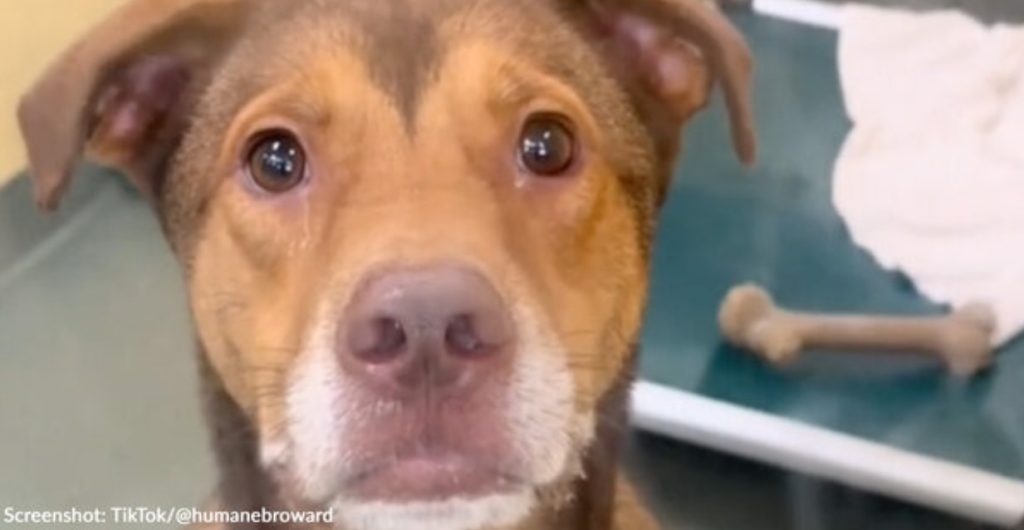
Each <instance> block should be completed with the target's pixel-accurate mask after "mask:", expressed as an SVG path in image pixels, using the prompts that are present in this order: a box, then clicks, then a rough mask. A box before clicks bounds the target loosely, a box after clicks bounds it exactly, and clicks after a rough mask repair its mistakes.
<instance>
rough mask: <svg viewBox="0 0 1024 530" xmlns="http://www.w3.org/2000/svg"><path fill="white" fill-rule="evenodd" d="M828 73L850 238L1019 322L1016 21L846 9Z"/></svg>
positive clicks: (1023, 80) (1021, 48)
mask: <svg viewBox="0 0 1024 530" xmlns="http://www.w3.org/2000/svg"><path fill="white" fill-rule="evenodd" d="M839 70H840V77H841V81H842V85H843V91H844V93H845V98H846V107H847V113H848V114H849V116H850V118H851V120H852V121H853V124H854V127H853V130H852V132H851V133H850V135H849V137H848V138H847V140H846V143H845V145H844V146H843V149H842V152H841V153H840V156H839V159H838V160H837V162H836V167H835V176H834V186H833V200H834V202H835V206H836V209H837V210H838V212H839V214H840V215H841V216H842V217H843V218H844V219H845V221H846V223H847V225H848V227H849V230H850V233H851V235H852V237H853V240H854V242H856V243H857V244H858V245H860V246H862V247H864V248H865V249H867V250H868V251H869V252H870V253H871V254H872V255H874V257H875V258H876V259H877V260H878V262H879V263H880V264H881V265H882V266H883V267H886V268H889V269H895V270H900V271H903V272H904V273H906V274H907V275H908V276H909V277H910V278H911V279H912V280H913V282H914V283H915V285H916V286H917V288H918V290H919V291H920V292H921V293H923V294H924V295H925V296H927V297H928V298H931V299H933V300H935V301H937V302H943V303H949V304H951V305H952V306H954V307H958V306H961V305H963V304H966V303H970V302H974V301H984V302H987V303H989V304H991V306H992V308H993V309H994V311H995V313H996V316H997V319H998V329H997V333H996V342H997V343H1003V342H1006V341H1007V340H1009V339H1011V338H1013V336H1015V335H1017V334H1018V333H1020V332H1021V330H1022V329H1024V27H1011V26H995V27H991V28H989V27H985V26H983V25H981V24H980V23H978V22H976V21H975V20H973V19H971V18H969V17H968V16H967V15H964V14H962V13H959V12H955V11H941V12H933V13H927V14H921V13H910V12H904V11H897V10H891V9H881V8H874V7H867V6H848V7H846V8H844V9H843V14H842V21H841V28H840V39H839Z"/></svg>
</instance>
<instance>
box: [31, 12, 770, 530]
mask: <svg viewBox="0 0 1024 530" xmlns="http://www.w3.org/2000/svg"><path fill="white" fill-rule="evenodd" d="M749 76H750V58H749V54H748V51H747V49H746V47H745V46H744V44H743V42H742V39H741V38H740V37H739V35H738V34H737V33H736V32H735V30H733V29H732V28H731V26H730V25H729V24H728V23H727V22H726V21H725V19H724V18H722V17H721V15H720V14H718V13H717V12H716V11H715V10H714V9H713V8H710V7H707V6H706V5H705V4H704V3H702V2H699V1H698V0H590V1H588V0H523V1H516V2H508V1H505V0H431V1H412V0H389V1H382V0H334V1H332V0H316V1H312V0H311V1H307V2H290V1H288V2H286V1H278V0H266V1H258V0H135V1H133V2H130V3H129V4H128V5H127V6H126V7H125V8H123V9H122V10H121V11H119V12H117V13H115V14H114V15H113V16H112V17H111V19H109V20H108V21H106V22H105V23H103V24H102V25H101V26H100V27H99V28H97V29H95V30H94V31H93V32H91V33H90V34H89V35H87V36H86V37H85V38H84V39H83V40H82V41H81V42H80V43H79V44H77V45H76V46H75V47H73V48H72V49H71V50H70V51H68V52H67V53H66V54H65V55H64V56H63V57H62V58H61V59H60V60H59V61H58V62H57V63H56V64H55V65H54V66H53V67H52V68H51V69H50V70H49V71H48V73H47V74H46V75H45V76H44V78H43V79H42V80H41V81H40V83H39V84H38V85H37V86H36V87H35V88H34V89H33V90H32V91H31V92H30V93H29V94H28V95H27V96H26V98H25V99H24V101H23V104H22V107H21V109H20V120H21V125H22V128H23V131H24V134H25V137H26V140H27V144H28V150H29V155H30V159H31V163H32V166H33V169H34V173H35V177H36V190H37V196H38V200H39V202H40V203H41V205H42V206H44V207H54V206H55V205H56V203H57V201H58V199H59V198H60V195H61V191H62V190H63V189H64V187H65V184H66V182H67V179H68V178H69V175H70V170H71V167H72V164H73V163H74V162H75V160H76V159H77V158H78V156H79V155H80V154H81V152H82V151H83V150H85V149H88V150H89V152H90V154H92V155H93V156H94V157H95V158H96V159H98V160H100V161H102V162H105V163H107V164H110V165H113V166H115V167H117V168H119V169H121V170H123V172H124V173H126V174H127V175H128V176H129V177H130V178H131V179H132V180H133V181H134V182H135V183H136V184H137V185H138V186H139V188H140V189H141V190H142V191H143V192H144V193H145V194H146V195H147V196H149V197H150V198H151V199H152V201H153V202H154V204H155V206H156V209H157V211H158V213H159V216H160V218H161V220H162V222H163V225H164V228H165V231H166V233H167V236H168V238H169V240H170V242H171V245H172V247H173V249H174V251H175V254H176V255H177V256H178V258H179V260H180V261H181V263H182V265H183V267H184V269H185V273H186V278H187V282H188V286H189V289H190V298H191V304H192V309H193V312H194V319H195V323H196V327H197V329H198V333H199V336H200V338H201V342H202V344H203V346H204V349H205V352H206V355H207V356H208V359H209V361H210V363H211V364H212V366H213V367H214V370H215V371H216V373H217V375H218V376H219V378H220V379H221V381H222V383H223V385H224V386H225V388H226V389H227V391H228V392H229V393H230V395H231V396H232V397H233V399H234V400H235V401H236V402H237V404H238V405H239V406H240V407H241V408H242V410H244V411H245V413H246V415H247V416H248V418H249V419H250V420H251V422H252V424H253V425H254V426H255V430H256V431H257V432H258V434H259V441H260V443H259V445H260V452H261V455H262V459H263V462H264V465H265V466H267V468H268V469H270V470H272V471H273V473H274V474H275V476H277V477H278V479H279V481H280V483H281V485H282V487H283V488H285V489H286V490H288V491H289V492H291V495H293V496H294V498H296V499H298V500H299V501H300V502H303V503H310V504H313V505H332V506H335V507H339V508H342V510H341V511H340V512H339V514H340V515H341V516H342V517H344V518H345V519H346V521H347V522H348V523H350V525H351V526H352V527H355V528H370V527H377V526H373V525H378V526H380V525H384V526H386V524H384V523H380V521H390V525H391V527H394V528H412V527H428V526H430V525H429V523H430V522H433V523H436V524H435V525H434V526H431V527H451V528H463V527H465V528H472V527H474V526H479V523H481V522H482V521H486V522H488V523H502V522H508V523H511V522H515V521H517V520H520V519H521V518H523V517H525V516H526V514H528V513H529V512H530V510H531V507H532V505H533V503H534V502H535V499H537V497H538V495H543V494H544V492H545V491H552V489H553V488H557V487H558V485H559V484H565V483H566V482H568V481H569V480H571V479H573V478H575V477H576V476H577V475H578V474H579V473H580V468H581V466H580V462H581V458H582V455H583V454H584V452H585V451H586V449H587V448H588V446H589V445H590V444H591V442H592V441H593V437H594V433H595V426H596V424H597V423H598V422H600V421H601V418H600V417H598V415H597V410H598V402H599V401H600V400H601V398H602V396H604V395H605V394H606V393H607V392H609V389H611V388H612V387H613V385H614V384H615V382H616V380H617V379H618V378H619V377H620V375H621V374H622V373H623V372H624V371H626V370H628V369H629V368H630V361H631V355H632V345H633V342H634V341H635V340H636V336H637V333H638V329H639V327H640V323H641V317H642V313H643V307H644V302H645V296H646V295H645V291H646V285H647V275H648V270H647V269H648V256H649V250H650V249H649V247H650V244H651V236H652V227H653V224H654V218H655V214H656V211H657V207H658V205H659V203H660V201H661V200H662V199H663V197H664V195H665V193H666V190H667V188H668V180H669V176H670V174H671V172H672V167H673V165H674V159H675V156H676V150H677V146H678V144H679V140H680V137H679V136H680V129H681V128H682V126H683V124H684V122H685V121H686V120H687V119H689V117H690V116H691V115H692V114H693V113H694V112H696V111H697V110H699V109H700V108H702V107H703V106H704V104H705V102H706V99H707V97H708V92H709V90H710V88H711V87H712V86H713V84H714V83H715V82H716V81H717V82H718V84H720V85H721V86H722V87H723V89H724V92H725V95H726V101H727V103H728V107H729V110H730V113H731V119H732V127H733V137H734V141H735V144H736V148H737V150H738V152H739V154H740V156H741V158H743V159H744V160H747V161H749V160H750V159H751V158H752V157H753V152H754V139H753V132H752V124H751V115H750V108H749V99H748V94H747V91H748V88H749V86H748V85H749ZM370 520H372V521H375V523H373V524H371V523H369V522H368V521H370ZM407 525H408V526H407ZM446 525H447V526H446Z"/></svg>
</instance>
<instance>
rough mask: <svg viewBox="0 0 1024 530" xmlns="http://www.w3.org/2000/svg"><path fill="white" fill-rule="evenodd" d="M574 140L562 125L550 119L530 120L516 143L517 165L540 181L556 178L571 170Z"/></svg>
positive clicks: (540, 116) (546, 116) (552, 117)
mask: <svg viewBox="0 0 1024 530" xmlns="http://www.w3.org/2000/svg"><path fill="white" fill-rule="evenodd" d="M575 151H576V138H575V137H574V136H573V133H572V131H571V130H569V127H568V126H567V125H566V124H565V122H564V121H563V120H562V119H560V118H558V117H556V116H551V115H539V116H534V117H532V118H530V120H529V121H527V122H526V126H525V127H524V128H523V135H522V137H521V138H520V140H519V162H520V164H522V166H523V168H524V169H526V170H527V171H529V172H530V173H533V174H534V175H538V176H541V177H555V176H559V175H561V174H563V173H565V172H566V171H568V169H569V167H570V166H572V163H573V160H574V159H575V156H576V153H575Z"/></svg>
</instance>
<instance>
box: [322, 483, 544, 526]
mask: <svg viewBox="0 0 1024 530" xmlns="http://www.w3.org/2000/svg"><path fill="white" fill-rule="evenodd" d="M533 504H534V498H533V495H532V494H531V493H530V492H527V491H524V492H522V493H512V494H502V495H492V496H488V497H480V498H476V499H459V498H456V499H451V500H447V501H438V502H410V503H388V502H369V503H348V502H344V501H340V502H337V503H335V505H334V513H335V516H336V517H337V523H340V525H341V528H343V529H344V530H410V529H417V530H482V529H485V528H486V529H491V528H505V527H509V526H511V525H514V524H516V523H518V522H521V521H522V520H523V519H525V518H526V517H527V516H529V514H530V510H532V509H533Z"/></svg>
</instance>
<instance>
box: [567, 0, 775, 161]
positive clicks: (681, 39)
mask: <svg viewBox="0 0 1024 530" xmlns="http://www.w3.org/2000/svg"><path fill="white" fill-rule="evenodd" d="M577 2H582V3H583V4H585V6H586V8H587V9H588V10H589V11H590V14H591V15H592V16H594V17H595V18H596V21H597V25H598V31H599V35H600V37H602V38H603V39H604V40H605V41H607V43H606V44H607V45H609V46H611V47H612V49H611V50H608V52H607V53H609V54H610V55H612V57H613V61H614V62H615V63H617V64H616V65H615V66H616V67H617V69H618V70H619V71H620V72H622V73H623V74H624V75H627V76H630V77H632V78H633V79H632V80H633V81H634V82H636V83H637V84H638V85H639V86H640V87H641V88H642V90H643V91H644V92H645V95H646V96H647V99H648V101H649V105H650V107H651V108H648V109H644V110H646V112H647V113H648V114H649V116H647V118H650V120H651V121H657V122H659V123H660V124H661V127H662V128H670V129H673V131H674V132H675V135H674V137H675V139H676V140H678V130H679V129H680V128H681V126H682V124H683V122H685V121H686V120H687V119H689V118H690V116H691V115H692V114H693V113H695V112H696V111H698V110H700V109H701V108H702V107H703V106H704V105H705V104H706V102H707V98H708V92H709V90H710V88H711V86H712V83H713V82H718V83H719V84H720V85H721V86H722V89H723V91H724V93H725V101H726V104H727V106H728V109H729V117H730V124H731V128H732V140H733V146H734V148H735V150H736V153H737V155H738V156H739V158H740V160H742V161H743V162H744V163H746V164H752V163H753V162H754V160H755V159H756V158H757V137H756V131H755V125H754V114H753V105H752V103H751V81H752V79H751V78H752V73H753V60H752V57H751V54H750V50H749V48H747V45H746V43H745V41H744V39H743V36H742V35H741V34H740V33H739V32H738V31H737V30H736V29H735V28H734V27H733V26H732V24H730V22H729V21H728V19H726V18H725V16H724V15H722V13H721V12H719V11H718V10H717V9H716V8H715V7H714V6H713V5H711V4H709V3H708V2H706V1H704V0H577ZM666 149H672V150H674V149H675V143H672V145H671V147H666Z"/></svg>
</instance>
